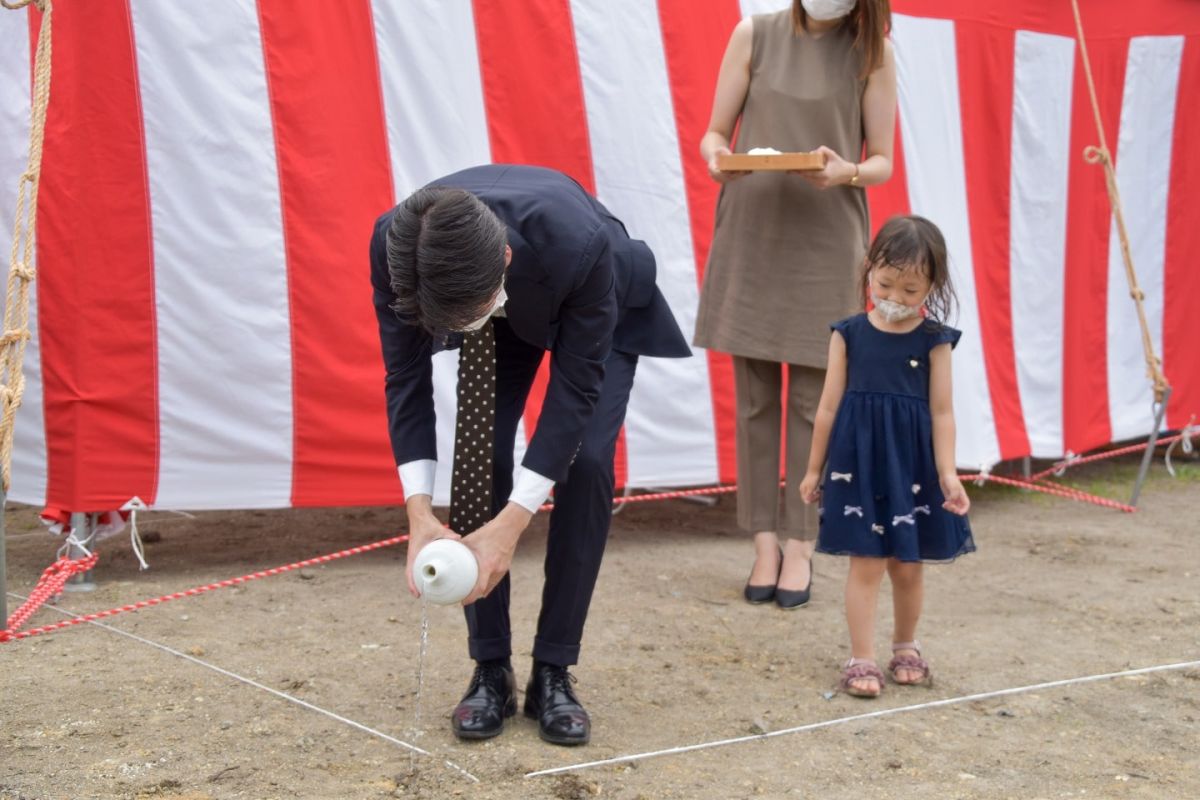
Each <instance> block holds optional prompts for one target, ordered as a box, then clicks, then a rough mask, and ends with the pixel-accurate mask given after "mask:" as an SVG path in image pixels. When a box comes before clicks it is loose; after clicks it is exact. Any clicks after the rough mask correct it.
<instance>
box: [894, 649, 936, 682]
mask: <svg viewBox="0 0 1200 800" xmlns="http://www.w3.org/2000/svg"><path fill="white" fill-rule="evenodd" d="M897 650H915V651H916V653H917V654H916V655H915V656H914V655H913V654H912V653H905V654H903V655H893V657H892V660H891V661H889V662H888V666H887V671H888V674H889V675H891V676H892V680H893V681H894V682H896V683H897V684H899V685H900V686H921V685H925V686H932V685H933V673H932V672H930V670H929V662H928V661H926V660H925V659H923V658H921V643H920V642H893V643H892V653H893V654H895V653H896V651H897ZM898 669H907V670H912V671H913V672H919V673H921V677H919V678H917V679H916V680H915V681H902V680H900V679H899V678H897V677H896V670H898Z"/></svg>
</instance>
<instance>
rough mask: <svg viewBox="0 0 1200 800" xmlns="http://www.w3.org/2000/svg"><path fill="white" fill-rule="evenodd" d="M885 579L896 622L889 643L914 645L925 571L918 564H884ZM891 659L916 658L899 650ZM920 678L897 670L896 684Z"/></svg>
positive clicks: (904, 669) (916, 673) (891, 560)
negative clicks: (910, 643)
mask: <svg viewBox="0 0 1200 800" xmlns="http://www.w3.org/2000/svg"><path fill="white" fill-rule="evenodd" d="M887 571H888V577H889V578H891V580H892V610H893V613H894V614H895V618H896V623H895V624H896V628H895V632H894V633H893V635H892V641H893V642H915V641H916V640H917V622H918V620H920V618H921V607H922V606H923V605H924V602H925V570H924V565H923V564H921V563H920V562H919V561H918V562H904V561H897V560H896V559H894V558H889V559H888V560H887ZM894 652H895V655H904V654H906V653H907V654H911V655H914V656H919V655H920V653H918V652H917V651H916V650H913V649H908V648H904V649H900V650H896V651H894ZM923 677H924V676H923V675H922V673H921V672H920V671H919V670H915V669H911V668H909V667H897V669H896V681H897V683H911V682H913V681H919V680H921V678H923Z"/></svg>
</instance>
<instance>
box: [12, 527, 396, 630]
mask: <svg viewBox="0 0 1200 800" xmlns="http://www.w3.org/2000/svg"><path fill="white" fill-rule="evenodd" d="M407 541H408V535H407V534H405V535H403V536H393V537H392V538H390V539H383V540H381V541H378V542H372V543H371V544H364V545H361V546H359V547H351V548H349V549H347V550H341V551H339V552H336V553H328V554H326V555H323V556H316V557H315V558H308V559H305V560H304V561H297V562H295V563H292V564H285V565H283V566H282V567H274V568H272V569H264V570H260V571H258V572H251V573H250V574H249V575H242V576H241V577H240V578H229V579H227V580H223V581H217V582H216V583H209V584H205V585H203V586H196V587H193V588H191V589H186V590H184V591H182V592H172V593H171V594H166V595H163V596H162V597H154V598H151V599H149V600H139V601H138V602H136V603H129V604H128V605H123V606H118V607H116V608H110V609H108V610H107V611H99V612H97V613H95V614H84V615H83V616H79V617H73V618H71V619H67V620H63V621H62V622H56V623H54V624H53V625H43V626H42V627H40V628H31V629H29V630H27V631H17V629H16V628H17V625H13V624H10V625H9V626H8V628H7V629H6V630H4V631H0V643H3V642H11V641H16V640H17V639H28V638H29V637H30V636H39V635H41V634H43V633H51V632H53V631H57V630H61V629H62V628H69V627H71V626H72V625H80V624H82V623H84V622H93V621H95V620H98V619H104V618H106V617H114V616H116V615H117V614H123V613H125V612H127V611H137V610H139V609H142V608H149V607H150V606H157V605H160V604H162V603H167V602H170V601H171V600H178V599H180V598H182V597H195V596H196V595H199V594H204V593H205V592H212V591H215V590H217V589H227V588H229V587H230V586H238V585H240V584H243V583H247V582H249V581H254V580H258V579H260V578H269V577H271V576H273V575H282V574H283V573H285V572H291V571H292V570H297V569H301V568H302V567H311V566H313V565H314V564H327V563H329V562H330V561H336V560H337V559H339V558H345V557H347V556H356V555H359V554H360V553H367V552H370V551H372V550H380V549H382V548H384V547H391V546H392V545H396V544H400V543H401V542H407ZM92 558H93V559H94V558H95V556H92ZM93 563H95V562H93ZM88 568H89V569H90V566H89V567H88ZM48 571H49V570H47V572H48ZM67 577H70V575H68V576H67ZM64 582H65V581H64ZM60 588H61V587H60ZM35 591H36V590H35ZM29 599H30V600H32V599H33V596H32V595H30V598H29ZM39 605H40V603H39ZM22 608H23V606H22ZM31 613H32V612H31ZM14 616H15V615H14ZM26 617H28V615H26ZM22 621H23V620H22Z"/></svg>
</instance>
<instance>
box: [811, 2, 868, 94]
mask: <svg viewBox="0 0 1200 800" xmlns="http://www.w3.org/2000/svg"><path fill="white" fill-rule="evenodd" d="M792 24H794V25H795V26H796V28H797V29H800V28H803V29H804V30H808V12H807V11H805V10H804V5H803V4H802V3H801V2H800V0H792ZM845 24H846V25H848V26H849V27H850V35H851V36H853V37H854V46H855V47H856V48H858V50H859V52H860V53H862V72H860V73H859V76H858V77H860V78H863V79H865V78H866V77H867V76H868V75H870V74H871V73H872V72H874V71H875V70H877V69H879V68H880V67H881V66H883V40H884V39H885V38H886V37H887V34H888V31H890V30H891V29H892V9H891V5H890V4H889V2H888V0H858V5H856V6H855V7H854V10H853V11H851V12H850V13H849V14H848V15H846V20H845Z"/></svg>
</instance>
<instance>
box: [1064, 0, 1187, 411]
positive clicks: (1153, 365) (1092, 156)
mask: <svg viewBox="0 0 1200 800" xmlns="http://www.w3.org/2000/svg"><path fill="white" fill-rule="evenodd" d="M1071 7H1072V9H1074V12H1075V38H1076V39H1077V40H1078V42H1079V54H1080V56H1081V57H1082V58H1083V71H1084V74H1085V75H1086V76H1087V85H1088V93H1089V94H1090V96H1091V100H1092V113H1093V115H1094V116H1095V118H1096V133H1097V135H1099V137H1100V145H1099V146H1098V147H1096V146H1089V147H1086V148H1084V151H1083V157H1084V160H1086V161H1087V162H1088V163H1089V164H1100V165H1101V166H1102V167H1103V168H1104V181H1105V184H1106V185H1107V186H1108V202H1109V205H1111V206H1112V212H1113V218H1114V219H1115V220H1116V222H1117V234H1118V235H1119V237H1120V240H1121V257H1122V260H1123V261H1124V262H1125V279H1126V281H1128V283H1129V296H1130V297H1132V298H1133V303H1134V305H1135V306H1136V308H1137V315H1138V325H1139V327H1140V328H1141V331H1142V352H1143V354H1144V355H1145V358H1146V375H1147V377H1149V378H1150V380H1151V381H1152V382H1153V383H1154V399H1155V402H1156V403H1162V402H1163V398H1165V397H1166V395H1167V390H1168V389H1170V388H1171V384H1170V383H1168V382H1167V377H1166V376H1165V375H1164V374H1163V371H1162V359H1160V358H1159V357H1158V356H1157V355H1155V353H1154V340H1153V339H1151V338H1150V323H1149V322H1147V320H1146V309H1145V307H1144V306H1143V305H1142V301H1143V300H1145V298H1146V295H1145V293H1144V292H1142V289H1141V287H1140V286H1138V280H1137V272H1136V271H1135V270H1134V268H1133V254H1132V252H1131V251H1130V249H1129V233H1128V232H1127V231H1126V229H1125V213H1124V212H1123V211H1122V206H1121V193H1120V190H1119V189H1118V187H1117V173H1116V170H1115V169H1114V168H1113V162H1112V151H1110V150H1109V149H1108V142H1107V141H1106V140H1105V136H1104V123H1103V121H1102V120H1101V118H1100V102H1099V101H1098V100H1097V99H1096V82H1095V80H1094V79H1093V78H1092V62H1091V59H1089V58H1088V51H1087V42H1085V41H1084V38H1083V19H1082V17H1081V16H1080V14H1079V0H1071Z"/></svg>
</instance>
